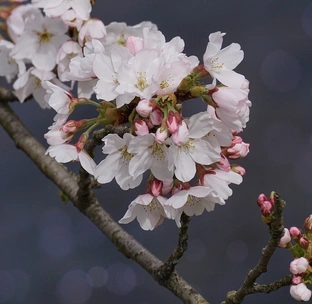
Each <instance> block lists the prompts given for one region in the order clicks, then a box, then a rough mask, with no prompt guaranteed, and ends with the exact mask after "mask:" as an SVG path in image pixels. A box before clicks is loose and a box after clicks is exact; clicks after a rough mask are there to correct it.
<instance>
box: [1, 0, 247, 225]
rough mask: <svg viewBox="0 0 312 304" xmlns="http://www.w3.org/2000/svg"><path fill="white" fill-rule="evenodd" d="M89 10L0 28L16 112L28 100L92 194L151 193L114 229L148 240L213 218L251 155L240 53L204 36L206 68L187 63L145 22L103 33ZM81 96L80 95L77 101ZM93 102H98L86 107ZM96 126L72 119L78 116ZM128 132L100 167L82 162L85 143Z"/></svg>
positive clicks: (17, 17) (56, 151)
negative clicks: (130, 226)
mask: <svg viewBox="0 0 312 304" xmlns="http://www.w3.org/2000/svg"><path fill="white" fill-rule="evenodd" d="M91 8H92V3H90V1H89V0H71V1H67V0H58V1H48V0H33V1H32V3H31V4H26V5H19V6H17V7H16V8H14V9H13V8H12V9H11V11H10V12H9V13H8V14H7V16H6V28H7V34H8V36H9V37H10V41H8V40H4V39H3V40H1V41H0V61H1V63H2V65H1V68H0V75H2V76H5V77H6V79H7V81H8V82H10V81H12V80H13V79H14V78H15V77H16V80H15V82H14V83H13V88H14V93H15V94H16V96H17V97H18V99H19V100H20V101H21V102H23V101H24V100H25V99H26V98H27V97H29V96H30V95H32V96H33V98H34V99H35V100H36V101H37V102H38V103H39V105H40V106H41V107H42V108H53V109H54V110H55V111H56V112H57V115H56V116H55V118H54V122H53V124H52V125H51V126H50V127H49V131H48V132H47V133H46V134H45V138H46V140H47V142H48V144H49V145H50V147H49V148H48V149H47V152H46V153H47V154H49V155H50V156H52V157H54V158H55V159H56V160H57V161H58V162H61V163H67V162H70V161H79V162H80V164H81V166H82V167H83V168H84V169H85V170H86V171H87V172H88V173H90V174H91V175H93V176H94V177H95V178H96V179H97V181H98V182H100V183H102V184H105V183H109V182H111V181H112V180H113V179H115V180H116V182H117V183H118V185H119V186H120V187H121V189H123V190H128V189H133V188H135V187H137V186H139V185H140V184H141V182H142V180H143V174H144V173H145V172H150V175H149V177H148V180H147V187H146V192H145V193H144V194H141V195H139V196H138V197H137V198H136V199H135V200H133V201H132V202H131V203H130V205H129V207H128V210H127V212H126V214H125V215H124V217H123V218H122V219H121V220H120V221H119V222H120V223H129V222H131V221H133V220H134V219H135V218H137V220H138V222H139V224H140V226H141V227H142V228H143V229H144V230H153V229H154V228H155V227H157V226H158V225H160V224H161V223H162V222H163V220H164V219H165V218H167V219H172V220H174V221H175V222H176V224H177V226H178V227H180V225H181V223H180V218H181V215H182V213H183V212H184V213H185V214H186V215H188V216H193V215H200V214H202V213H203V212H204V211H205V210H206V211H212V210H214V207H215V204H219V205H224V204H225V200H226V199H227V198H228V197H229V196H230V195H232V190H231V189H230V187H229V185H230V184H231V183H234V184H240V183H241V182H242V175H244V174H245V170H244V168H242V167H241V166H239V165H236V164H231V163H230V162H231V161H232V160H237V159H240V158H243V157H245V156H246V155H247V154H248V152H249V144H247V143H244V142H243V139H242V138H241V137H240V136H239V135H238V134H239V133H240V132H241V131H242V130H243V128H245V127H246V123H247V122H248V120H249V108H250V106H251V102H250V101H249V99H248V94H249V82H248V81H247V80H246V79H245V77H244V76H243V75H241V74H238V73H237V72H235V71H234V69H235V68H236V67H237V65H238V64H239V63H240V62H241V61H242V60H243V57H244V53H243V51H242V50H241V47H240V45H239V44H237V43H232V44H230V45H229V46H227V47H225V48H222V43H223V36H224V35H225V34H224V33H221V32H215V33H212V34H210V35H209V41H208V44H207V48H206V50H205V52H204V54H203V63H200V61H199V59H198V58H197V57H196V56H187V55H186V54H185V53H183V50H184V41H183V40H182V39H181V38H180V37H174V38H173V39H171V40H170V41H166V38H165V37H164V35H163V34H162V33H161V32H160V31H159V30H158V29H157V26H156V25H155V24H152V23H151V22H142V23H140V24H137V25H134V26H128V25H127V24H125V23H117V22H113V23H111V24H109V25H107V26H105V25H104V24H103V22H102V21H100V20H97V19H92V18H90V12H91ZM76 90H77V91H76ZM93 95H95V96H96V100H92V99H91V97H92V96H93ZM198 97H199V98H201V100H202V101H203V102H204V103H205V104H206V106H207V109H206V110H205V111H203V112H199V113H196V114H195V115H192V116H191V117H188V118H186V117H184V116H183V103H184V102H191V101H192V99H195V98H198ZM81 105H84V106H85V105H90V106H94V107H95V109H96V115H95V116H94V117H93V118H88V119H87V118H83V119H81V120H73V119H70V118H69V117H70V115H71V114H72V113H73V112H74V110H75V109H76V107H78V106H81ZM107 125H113V126H119V125H127V126H129V132H127V133H125V134H124V135H123V137H120V136H119V135H117V134H109V135H107V136H105V137H104V138H103V142H104V147H103V153H104V154H105V155H106V157H105V158H104V159H103V160H102V161H101V162H100V163H99V164H96V163H95V162H94V160H93V159H92V158H91V157H90V155H89V154H88V153H87V152H86V151H85V149H84V148H85V145H86V143H87V141H88V139H89V135H90V133H91V132H92V131H93V130H94V129H95V128H99V127H103V126H107Z"/></svg>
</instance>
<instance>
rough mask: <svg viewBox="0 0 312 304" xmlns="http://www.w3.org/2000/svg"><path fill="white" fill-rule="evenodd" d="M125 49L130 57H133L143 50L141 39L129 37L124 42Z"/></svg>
mask: <svg viewBox="0 0 312 304" xmlns="http://www.w3.org/2000/svg"><path fill="white" fill-rule="evenodd" d="M126 47H127V49H128V50H129V51H130V53H131V54H132V55H135V54H136V53H137V52H138V51H140V50H142V49H143V47H144V45H143V39H142V38H140V37H135V36H130V37H128V39H127V41H126Z"/></svg>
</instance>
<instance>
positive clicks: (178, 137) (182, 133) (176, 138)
mask: <svg viewBox="0 0 312 304" xmlns="http://www.w3.org/2000/svg"><path fill="white" fill-rule="evenodd" d="M172 140H173V142H174V144H175V145H177V146H182V145H183V144H185V143H186V142H187V141H188V140H189V129H188V126H187V124H186V123H185V122H184V121H182V124H181V125H179V128H178V130H177V132H175V133H174V134H172Z"/></svg>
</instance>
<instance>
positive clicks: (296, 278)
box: [291, 274, 302, 285]
mask: <svg viewBox="0 0 312 304" xmlns="http://www.w3.org/2000/svg"><path fill="white" fill-rule="evenodd" d="M291 281H292V283H293V284H295V285H297V284H300V283H301V282H302V276H301V275H300V274H299V275H296V274H293V275H292V278H291Z"/></svg>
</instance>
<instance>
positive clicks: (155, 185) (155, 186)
mask: <svg viewBox="0 0 312 304" xmlns="http://www.w3.org/2000/svg"><path fill="white" fill-rule="evenodd" d="M162 186H163V182H162V181H160V180H158V179H156V178H155V179H154V180H153V181H152V185H151V192H152V194H153V196H158V195H159V194H160V192H161V189H162Z"/></svg>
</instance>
